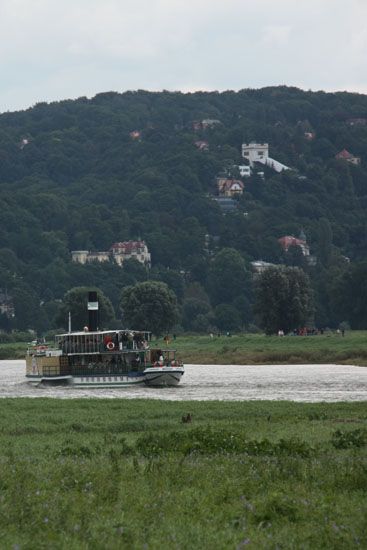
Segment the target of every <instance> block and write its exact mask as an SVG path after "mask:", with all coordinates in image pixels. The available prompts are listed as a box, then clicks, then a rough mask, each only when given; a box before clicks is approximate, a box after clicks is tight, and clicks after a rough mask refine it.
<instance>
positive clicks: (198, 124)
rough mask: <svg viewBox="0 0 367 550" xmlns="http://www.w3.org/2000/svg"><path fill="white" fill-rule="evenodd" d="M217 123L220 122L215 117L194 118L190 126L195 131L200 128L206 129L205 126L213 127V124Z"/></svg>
mask: <svg viewBox="0 0 367 550" xmlns="http://www.w3.org/2000/svg"><path fill="white" fill-rule="evenodd" d="M219 124H222V123H221V121H220V120H217V119H215V118H204V119H203V120H194V121H193V122H192V123H191V126H192V128H193V130H195V132H199V131H200V130H207V128H215V126H218V125H219Z"/></svg>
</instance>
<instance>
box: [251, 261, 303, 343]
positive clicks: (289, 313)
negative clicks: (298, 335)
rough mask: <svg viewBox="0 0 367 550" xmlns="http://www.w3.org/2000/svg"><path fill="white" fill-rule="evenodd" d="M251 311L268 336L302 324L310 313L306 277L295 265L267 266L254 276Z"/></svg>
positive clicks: (287, 330)
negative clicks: (253, 302) (253, 301)
mask: <svg viewBox="0 0 367 550" xmlns="http://www.w3.org/2000/svg"><path fill="white" fill-rule="evenodd" d="M254 311H255V315H256V316H257V322H258V325H259V326H260V327H261V328H262V329H264V330H265V333H266V334H268V335H270V334H276V333H277V332H278V330H280V329H281V330H283V331H284V332H285V333H287V332H289V331H290V330H292V329H294V328H297V327H300V326H303V325H305V324H306V323H307V322H308V321H310V319H311V317H312V314H313V295H312V291H311V286H310V282H309V278H308V277H307V275H306V274H305V273H304V271H302V269H299V268H298V267H285V266H279V267H269V268H268V269H266V270H265V271H264V272H263V273H261V274H259V275H258V277H257V280H256V283H255V306H254Z"/></svg>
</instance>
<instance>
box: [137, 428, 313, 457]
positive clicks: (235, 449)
mask: <svg viewBox="0 0 367 550" xmlns="http://www.w3.org/2000/svg"><path fill="white" fill-rule="evenodd" d="M136 448H137V451H138V452H139V453H141V454H143V455H144V456H146V457H151V456H160V455H162V454H164V453H172V452H175V453H182V454H184V455H189V454H193V453H200V454H209V455H210V454H217V453H225V454H238V453H244V454H247V455H253V456H278V455H283V454H287V455H291V456H292V455H299V456H304V457H307V456H311V454H312V453H313V449H312V448H311V447H310V446H309V445H307V444H306V443H305V442H304V441H301V440H299V439H296V438H293V439H281V440H280V441H279V442H277V443H273V442H271V441H269V440H268V439H262V440H249V439H248V438H247V437H246V435H245V434H244V433H241V432H234V431H230V430H227V429H224V428H223V429H221V430H213V428H211V427H210V426H206V427H203V428H196V429H193V430H190V431H188V432H171V433H168V434H167V435H164V436H161V437H157V436H156V435H152V434H151V435H148V436H143V437H141V438H140V439H138V440H137V443H136Z"/></svg>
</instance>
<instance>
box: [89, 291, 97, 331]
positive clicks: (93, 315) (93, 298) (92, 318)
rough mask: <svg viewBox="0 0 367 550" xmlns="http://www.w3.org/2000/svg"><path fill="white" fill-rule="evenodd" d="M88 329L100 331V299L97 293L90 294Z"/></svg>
mask: <svg viewBox="0 0 367 550" xmlns="http://www.w3.org/2000/svg"><path fill="white" fill-rule="evenodd" d="M88 329H89V330H90V331H91V332H94V331H96V330H98V297H97V292H95V291H92V292H88Z"/></svg>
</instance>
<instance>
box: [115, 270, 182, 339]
mask: <svg viewBox="0 0 367 550" xmlns="http://www.w3.org/2000/svg"><path fill="white" fill-rule="evenodd" d="M120 308H121V311H122V318H123V321H124V324H127V325H129V326H130V327H132V328H134V329H139V330H148V331H150V332H153V333H154V334H155V335H156V336H160V335H161V334H163V333H164V332H168V331H169V330H170V328H171V327H172V326H173V325H174V324H175V323H176V321H177V318H178V311H177V299H176V296H175V294H174V293H173V292H172V290H170V289H169V288H168V286H167V285H166V284H165V283H160V282H156V281H147V282H144V283H138V284H136V285H133V286H128V287H126V288H124V289H123V291H122V293H121V301H120Z"/></svg>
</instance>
